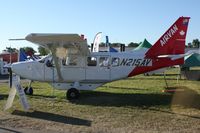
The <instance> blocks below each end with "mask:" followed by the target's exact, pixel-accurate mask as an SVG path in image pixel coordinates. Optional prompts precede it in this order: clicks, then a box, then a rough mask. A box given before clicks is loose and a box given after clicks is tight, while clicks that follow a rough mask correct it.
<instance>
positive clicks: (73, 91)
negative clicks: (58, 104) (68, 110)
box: [66, 88, 80, 100]
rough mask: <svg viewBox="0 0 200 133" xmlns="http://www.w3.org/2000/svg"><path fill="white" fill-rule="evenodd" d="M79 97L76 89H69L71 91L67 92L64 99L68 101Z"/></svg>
mask: <svg viewBox="0 0 200 133" xmlns="http://www.w3.org/2000/svg"><path fill="white" fill-rule="evenodd" d="M79 96H80V93H79V91H78V90H77V89H76V88H71V89H69V90H67V93H66V98H67V99H68V100H73V99H78V98H79Z"/></svg>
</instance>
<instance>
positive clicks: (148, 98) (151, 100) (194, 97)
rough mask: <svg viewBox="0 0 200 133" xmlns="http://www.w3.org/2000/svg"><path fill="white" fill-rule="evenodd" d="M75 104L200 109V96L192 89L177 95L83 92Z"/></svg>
mask: <svg viewBox="0 0 200 133" xmlns="http://www.w3.org/2000/svg"><path fill="white" fill-rule="evenodd" d="M72 102H73V103H75V104H81V105H94V106H115V107H122V106H135V107H142V108H143V107H147V108H148V107H154V106H162V105H166V106H171V105H181V106H184V107H188V108H197V109H200V104H199V103H200V95H199V94H198V93H197V92H196V91H193V90H191V89H185V90H184V91H181V92H179V91H177V92H175V93H164V94H163V93H157V94H156V93H155V94H154V93H153V94H149V93H146V94H145V93H144V94H139V93H136V94H126V93H111V92H98V91H82V92H81V96H80V99H79V100H74V101H72Z"/></svg>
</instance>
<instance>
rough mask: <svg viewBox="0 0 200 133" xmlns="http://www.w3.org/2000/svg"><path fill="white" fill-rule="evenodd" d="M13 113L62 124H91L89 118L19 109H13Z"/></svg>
mask: <svg viewBox="0 0 200 133" xmlns="http://www.w3.org/2000/svg"><path fill="white" fill-rule="evenodd" d="M12 114H13V115H18V116H26V117H31V118H37V119H42V120H48V121H53V122H59V123H64V124H71V125H79V126H91V121H90V120H84V119H80V118H75V117H68V116H62V115H59V114H53V113H48V112H41V111H34V112H24V111H20V110H15V111H13V112H12Z"/></svg>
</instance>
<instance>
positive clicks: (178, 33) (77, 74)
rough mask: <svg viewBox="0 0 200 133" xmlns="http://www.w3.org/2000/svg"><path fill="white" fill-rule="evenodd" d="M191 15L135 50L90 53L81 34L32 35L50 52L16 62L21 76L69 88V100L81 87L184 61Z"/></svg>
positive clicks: (14, 69)
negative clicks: (42, 55)
mask: <svg viewBox="0 0 200 133" xmlns="http://www.w3.org/2000/svg"><path fill="white" fill-rule="evenodd" d="M189 19H190V18H189V17H180V18H178V20H177V21H176V22H175V23H174V24H173V25H172V26H171V27H170V28H169V29H168V30H167V31H166V32H165V33H164V34H163V35H162V36H161V37H160V39H158V41H157V42H156V43H155V44H154V45H153V46H152V47H151V48H150V49H148V50H141V51H134V52H90V51H89V49H88V44H87V41H86V40H84V39H83V38H82V37H81V36H79V35H78V34H35V33H32V34H29V35H27V36H26V37H25V40H27V41H30V42H32V43H35V44H38V45H39V46H42V47H45V48H47V49H49V50H50V51H51V54H50V55H48V56H46V57H45V58H43V59H41V60H38V61H26V62H18V63H13V64H12V66H11V68H12V71H13V72H14V73H16V74H17V75H20V76H21V77H24V78H27V79H30V80H34V81H42V82H49V83H51V85H52V86H53V87H55V88H57V89H66V90H67V93H66V97H67V99H75V98H78V97H79V95H80V94H79V90H93V89H95V88H97V87H99V86H101V85H103V84H105V83H108V82H111V81H114V80H119V79H122V78H128V77H132V76H135V75H138V74H142V73H146V72H149V71H152V70H156V69H160V68H164V67H169V66H173V65H180V64H183V63H184V58H183V57H184V54H185V50H184V49H185V39H186V33H187V29H188V23H189Z"/></svg>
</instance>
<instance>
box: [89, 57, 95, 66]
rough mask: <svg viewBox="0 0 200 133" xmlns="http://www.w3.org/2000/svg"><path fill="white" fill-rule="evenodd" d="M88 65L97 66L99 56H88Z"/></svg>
mask: <svg viewBox="0 0 200 133" xmlns="http://www.w3.org/2000/svg"><path fill="white" fill-rule="evenodd" d="M87 65H88V66H96V65H97V58H96V57H88V58H87Z"/></svg>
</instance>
